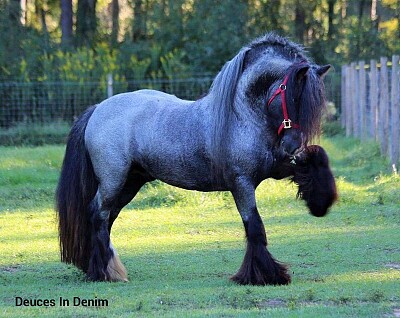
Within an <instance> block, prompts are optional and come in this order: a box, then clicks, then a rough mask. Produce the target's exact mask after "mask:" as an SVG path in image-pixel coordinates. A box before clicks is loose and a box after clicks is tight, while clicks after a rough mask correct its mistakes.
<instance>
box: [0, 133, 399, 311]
mask: <svg viewBox="0 0 400 318" xmlns="http://www.w3.org/2000/svg"><path fill="white" fill-rule="evenodd" d="M321 143H322V145H323V146H324V147H325V149H326V150H327V152H328V154H329V156H330V158H331V165H332V168H333V171H334V174H335V176H336V178H337V185H338V189H339V195H340V200H339V202H338V203H337V204H336V205H335V206H334V207H333V208H332V209H331V213H329V214H328V215H327V216H326V217H324V218H314V217H312V216H311V215H309V214H308V212H307V210H306V208H305V206H304V204H303V202H301V201H298V200H296V199H295V195H296V188H295V186H294V185H293V184H290V183H289V182H288V181H287V180H283V181H274V180H266V181H264V182H263V183H262V184H261V185H260V186H259V188H258V189H257V199H258V206H259V211H260V213H261V215H262V217H263V220H264V223H265V227H266V231H267V236H268V241H269V246H270V251H271V252H272V254H273V255H274V256H275V257H276V258H277V259H278V260H280V261H283V262H285V263H287V264H289V265H290V270H291V272H292V280H293V281H292V284H291V285H288V286H267V287H255V286H238V285H235V284H234V283H232V282H231V281H230V280H229V277H230V275H232V274H234V273H235V272H236V270H237V269H238V268H239V266H240V264H241V261H242V258H243V256H244V249H245V241H244V232H243V228H242V224H241V220H240V217H239V214H238V212H237V211H236V208H235V206H234V202H233V199H232V198H231V195H230V194H229V193H207V194H206V193H199V192H189V191H184V190H180V189H177V188H173V187H170V186H167V185H165V184H162V183H157V182H156V183H153V184H149V185H147V186H146V187H145V188H144V189H142V191H141V192H140V193H139V194H138V195H137V197H136V198H135V199H134V200H133V201H132V202H131V203H130V204H129V205H128V206H127V207H126V208H125V209H124V210H123V211H122V212H121V214H120V216H119V218H118V219H117V221H116V223H115V225H114V227H113V233H112V240H113V243H114V246H115V247H116V248H117V250H118V252H119V254H120V256H121V259H122V261H123V263H124V264H125V267H126V268H127V270H128V275H129V280H130V281H129V282H128V283H93V282H88V281H86V280H85V277H84V275H83V274H82V273H81V272H80V271H79V270H77V269H76V268H75V267H73V266H70V265H66V264H63V263H61V262H60V261H59V251H58V238H57V221H56V215H55V212H54V210H53V205H54V202H53V197H54V190H55V185H56V182H57V178H58V174H59V169H60V165H61V161H62V156H63V151H64V147H62V146H42V147H36V148H29V147H23V148H11V147H0V255H1V258H0V316H5V317H34V316H40V317H57V316H59V317H65V316H73V317H87V316H95V317H133V316H134V317H160V316H161V317H207V316H209V317H237V316H238V317H257V316H260V317H261V316H268V317H400V234H399V233H400V177H399V176H395V175H393V174H391V171H390V167H389V164H388V163H387V162H386V161H385V160H384V159H382V158H380V156H379V148H378V146H377V145H376V144H374V143H369V142H367V143H360V142H359V141H357V140H355V139H346V138H344V137H341V136H337V137H332V138H326V139H323V140H322V141H321ZM88 301H91V302H92V304H89V303H88ZM24 302H25V303H26V304H27V305H29V306H26V305H23V304H24ZM88 304H89V305H93V304H94V305H96V306H86V305H88Z"/></svg>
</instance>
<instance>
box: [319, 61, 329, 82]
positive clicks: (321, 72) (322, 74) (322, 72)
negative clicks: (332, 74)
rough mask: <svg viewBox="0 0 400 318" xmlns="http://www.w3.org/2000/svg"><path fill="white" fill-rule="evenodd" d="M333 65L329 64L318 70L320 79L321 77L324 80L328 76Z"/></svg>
mask: <svg viewBox="0 0 400 318" xmlns="http://www.w3.org/2000/svg"><path fill="white" fill-rule="evenodd" d="M331 67H332V65H330V64H327V65H324V66H320V67H318V68H317V74H318V76H319V77H321V79H323V78H324V77H325V75H326V74H328V71H329V70H330V69H331Z"/></svg>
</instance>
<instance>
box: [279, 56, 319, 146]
mask: <svg viewBox="0 0 400 318" xmlns="http://www.w3.org/2000/svg"><path fill="white" fill-rule="evenodd" d="M305 67H307V72H304V69H305ZM301 72H304V74H300V73H301ZM287 86H288V90H287V94H288V100H289V101H293V100H294V101H295V102H296V103H298V112H299V113H298V123H299V125H300V129H301V131H302V132H303V133H304V135H305V137H306V140H307V141H310V140H311V139H312V138H313V137H316V136H318V135H319V134H320V131H321V117H322V113H323V111H324V109H325V89H324V84H323V81H322V80H321V78H320V76H318V75H317V74H316V72H315V71H314V69H313V68H312V66H310V65H309V64H306V62H305V61H303V62H301V63H296V64H294V65H293V66H292V68H291V70H290V78H289V81H288V85H287ZM291 108H292V109H293V108H295V105H293V104H292V105H291Z"/></svg>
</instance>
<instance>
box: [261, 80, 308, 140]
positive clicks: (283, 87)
mask: <svg viewBox="0 0 400 318" xmlns="http://www.w3.org/2000/svg"><path fill="white" fill-rule="evenodd" d="M288 79H289V75H286V76H285V78H284V79H283V82H282V84H280V85H279V87H278V89H277V90H276V91H275V93H274V94H273V95H272V96H271V98H270V99H269V100H268V103H267V107H269V105H270V104H271V103H272V101H273V100H274V98H275V97H276V96H278V95H279V94H281V100H282V110H283V121H282V124H281V125H280V126H279V128H278V135H280V134H281V132H282V130H283V129H289V128H297V129H298V128H300V125H299V124H294V123H292V121H291V120H290V119H289V114H288V111H287V107H286V94H285V91H286V88H287V87H286V84H287V82H288Z"/></svg>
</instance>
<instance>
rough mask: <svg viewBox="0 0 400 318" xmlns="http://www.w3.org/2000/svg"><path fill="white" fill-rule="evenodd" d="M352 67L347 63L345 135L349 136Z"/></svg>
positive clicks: (350, 126)
mask: <svg viewBox="0 0 400 318" xmlns="http://www.w3.org/2000/svg"><path fill="white" fill-rule="evenodd" d="M351 69H352V67H351V65H347V67H346V75H345V76H346V104H345V107H346V136H347V137H349V136H351V134H352V133H353V110H352V107H351V106H352V97H351V94H352V89H351V81H352V70H351Z"/></svg>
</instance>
